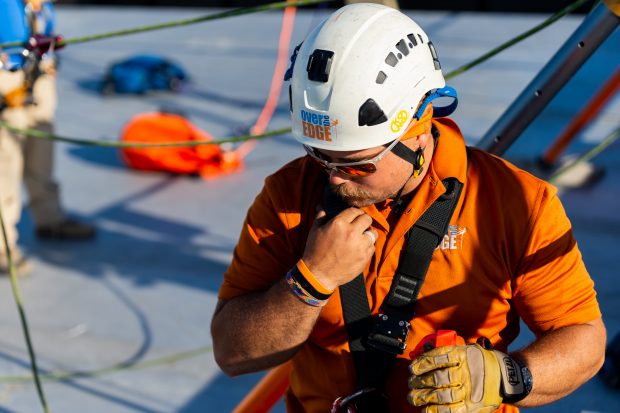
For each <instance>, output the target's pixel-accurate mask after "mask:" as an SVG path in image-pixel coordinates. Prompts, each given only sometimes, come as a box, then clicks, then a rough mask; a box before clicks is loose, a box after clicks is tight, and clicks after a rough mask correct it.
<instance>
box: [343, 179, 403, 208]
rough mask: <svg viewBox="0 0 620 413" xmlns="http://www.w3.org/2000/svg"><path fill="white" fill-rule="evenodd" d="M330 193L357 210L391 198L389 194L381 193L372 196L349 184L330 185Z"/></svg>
mask: <svg viewBox="0 0 620 413" xmlns="http://www.w3.org/2000/svg"><path fill="white" fill-rule="evenodd" d="M331 189H332V191H334V193H335V194H336V195H338V197H340V199H342V200H343V201H344V202H346V203H347V205H350V206H354V207H357V208H363V207H366V206H369V205H372V204H376V203H377V202H382V201H385V200H386V199H388V198H390V197H392V196H393V194H391V193H388V192H386V193H381V194H372V193H370V192H368V191H366V190H364V189H362V188H360V187H359V186H356V185H352V184H349V183H342V184H340V185H331Z"/></svg>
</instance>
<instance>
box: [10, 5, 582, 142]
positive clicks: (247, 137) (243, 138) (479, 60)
mask: <svg viewBox="0 0 620 413" xmlns="http://www.w3.org/2000/svg"><path fill="white" fill-rule="evenodd" d="M305 1H307V2H308V3H304V5H305V4H311V3H310V2H312V3H321V2H324V1H325V0H301V1H299V2H295V3H286V2H285V3H272V4H270V5H265V6H259V7H250V8H247V9H252V10H255V9H257V8H261V7H270V6H271V7H275V5H278V7H280V8H281V7H284V6H285V5H286V4H301V3H302V2H305ZM587 1H588V0H577V1H576V2H574V3H573V4H571V5H569V6H567V7H565V8H564V9H562V10H560V11H559V12H557V13H555V14H554V15H553V16H551V17H549V18H548V19H547V20H545V21H544V22H542V23H541V24H539V25H537V26H535V27H534V28H532V29H530V30H528V31H526V32H524V33H522V34H520V35H518V36H516V37H514V38H513V39H511V40H509V41H507V42H505V43H503V44H501V45H500V46H498V47H496V48H495V49H493V50H491V51H490V52H488V53H485V54H483V55H482V56H480V57H478V58H477V59H474V60H472V61H471V62H470V63H467V64H465V65H463V66H461V67H459V68H457V69H455V70H453V71H451V72H449V73H447V74H446V76H445V78H446V80H447V79H451V78H453V77H456V76H458V75H460V74H462V73H464V72H466V71H468V70H470V69H472V68H474V67H475V66H478V65H479V64H481V63H483V62H485V61H487V60H489V59H490V58H491V57H493V56H495V55H497V54H498V53H500V52H501V51H503V50H506V49H507V48H509V47H511V46H514V45H515V44H517V43H519V42H521V41H523V40H525V39H526V38H528V37H529V36H532V35H533V34H535V33H537V32H539V31H540V30H542V29H544V28H545V27H547V26H549V25H551V24H553V23H555V22H556V21H557V20H559V19H560V18H561V17H563V16H565V15H567V14H569V13H571V12H573V11H574V10H576V9H577V8H579V7H581V6H582V5H583V4H585V3H586V2H587ZM247 9H246V8H244V9H235V10H233V11H230V12H226V13H232V12H238V11H239V10H243V11H244V13H245V10H247ZM221 14H222V13H220V14H218V15H221ZM241 14H243V13H241ZM218 15H211V16H218ZM211 16H207V17H211ZM226 17H228V16H226ZM199 19H205V17H203V18H199ZM190 20H197V19H190ZM188 21H189V20H188ZM203 21H204V20H203ZM177 23H178V22H177ZM166 24H167V25H170V27H173V26H172V23H166ZM187 24H191V23H187ZM160 26H161V25H160ZM149 27H154V26H149ZM136 30H142V29H133V30H125V31H124V32H131V33H133V32H136ZM153 30H154V29H153ZM115 33H121V32H115ZM126 34H127V33H126ZM108 35H109V33H108V34H107V35H99V36H108ZM118 35H120V34H118ZM90 37H93V36H90ZM80 39H86V38H85V37H84V38H80ZM80 39H71V40H67V42H73V43H79V42H81V40H80ZM78 40H79V41H78ZM2 46H4V45H0V48H1V47H2ZM0 127H4V128H7V129H9V130H10V131H12V132H14V133H19V134H21V135H25V136H29V137H33V138H39V139H48V140H53V141H54V140H56V141H60V142H67V143H72V144H76V145H86V146H104V147H114V148H153V147H181V146H198V145H203V144H204V145H218V144H223V143H236V142H243V141H246V140H250V139H263V138H267V137H271V136H276V135H284V134H286V133H289V132H290V131H291V129H290V128H287V129H279V130H277V131H273V132H267V133H264V134H261V135H242V136H236V137H233V138H229V139H222V140H217V141H209V142H201V141H185V142H164V143H139V142H116V141H101V140H89V139H79V138H69V137H63V136H57V135H51V134H47V133H44V132H41V131H38V130H35V129H18V128H15V127H12V126H10V125H9V124H7V123H6V122H3V121H0Z"/></svg>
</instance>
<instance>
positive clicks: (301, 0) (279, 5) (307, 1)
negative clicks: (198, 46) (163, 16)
mask: <svg viewBox="0 0 620 413" xmlns="http://www.w3.org/2000/svg"><path fill="white" fill-rule="evenodd" d="M331 1H334V0H295V1H290V2H287V1H281V2H276V3H269V4H263V5H260V6H254V7H240V8H236V9H232V10H226V11H223V12H220V13H214V14H209V15H206V16H200V17H194V18H190V19H182V20H176V21H171V22H167V23H160V24H152V25H148V26H142V27H136V28H133V29H125V30H118V31H113V32H108V33H101V34H94V35H90V36H82V37H74V38H71V39H64V40H62V41H60V42H59V43H58V46H57V47H62V46H66V45H69V44H79V43H86V42H92V41H96V40H103V39H110V38H113V37H119V36H127V35H131V34H137V33H145V32H151V31H155V30H162V29H170V28H173V27H181V26H189V25H192V24H197V23H203V22H206V21H211V20H219V19H225V18H228V17H235V16H241V15H244V14H251V13H259V12H264V11H274V10H281V9H284V8H286V7H299V6H309V5H313V4H320V3H328V2H331ZM19 46H24V43H23V42H11V43H2V44H0V49H5V48H9V47H19Z"/></svg>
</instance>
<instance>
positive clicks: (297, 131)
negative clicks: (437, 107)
mask: <svg viewBox="0 0 620 413" xmlns="http://www.w3.org/2000/svg"><path fill="white" fill-rule="evenodd" d="M295 53H296V56H295V55H293V57H292V58H291V61H292V65H291V68H290V69H289V72H288V73H287V76H288V77H291V76H292V78H291V84H290V89H289V97H290V104H291V106H290V109H291V118H292V123H293V135H294V136H295V138H296V139H297V140H298V141H299V142H301V143H302V144H304V145H308V146H311V147H314V148H319V149H329V150H336V151H352V150H361V149H367V148H372V147H376V146H380V145H383V144H385V143H387V142H391V141H393V140H395V139H397V138H399V137H400V136H401V135H402V134H403V133H404V132H405V130H406V129H407V126H408V125H409V123H410V121H411V119H412V117H413V115H414V113H415V111H416V107H417V105H418V103H419V102H420V101H421V100H422V98H423V97H424V95H425V94H426V93H427V92H429V91H431V90H433V89H437V88H442V87H444V86H445V80H444V78H443V75H442V73H441V67H440V65H439V60H438V58H437V54H436V52H435V49H434V47H433V45H432V43H431V42H430V41H429V39H428V36H427V35H426V33H424V31H423V30H422V29H421V28H420V26H418V25H417V24H416V23H415V22H414V21H413V20H411V19H410V18H409V17H407V16H406V15H404V14H403V13H401V12H400V11H398V10H395V9H392V8H390V7H386V6H382V5H379V4H368V3H361V4H352V5H348V6H345V7H342V8H340V9H338V10H337V11H336V12H334V13H333V14H332V15H331V16H330V17H329V18H327V20H325V21H324V22H323V23H321V24H320V25H319V26H318V27H317V28H316V29H314V30H313V31H312V33H310V35H308V37H307V38H306V40H305V41H304V42H303V44H302V45H301V47H300V48H299V47H298V49H296V51H295ZM291 72H292V73H291Z"/></svg>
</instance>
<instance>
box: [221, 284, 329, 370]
mask: <svg viewBox="0 0 620 413" xmlns="http://www.w3.org/2000/svg"><path fill="white" fill-rule="evenodd" d="M320 311H321V307H313V306H311V305H308V304H305V303H303V302H301V300H299V299H298V298H297V297H295V295H294V294H293V293H292V292H291V290H290V288H289V287H288V285H287V284H286V281H284V280H283V279H282V280H280V281H278V282H277V283H276V284H274V285H273V286H272V287H271V288H270V289H269V290H267V291H263V292H259V293H253V294H248V295H244V296H240V297H236V298H234V299H232V300H229V301H225V302H224V301H220V302H219V303H218V307H217V308H216V311H215V314H214V316H213V321H212V323H211V334H212V336H213V349H214V354H215V360H216V361H217V363H218V365H219V366H220V367H221V368H222V370H223V371H224V372H226V373H227V374H229V375H233V376H234V375H238V374H243V373H250V372H254V371H259V370H263V369H266V368H270V367H273V366H276V365H278V364H281V363H283V362H284V361H286V360H288V359H290V358H291V357H292V356H293V355H294V354H295V353H296V352H297V350H298V349H299V347H300V346H301V345H302V344H303V343H304V342H305V341H306V339H307V338H308V336H309V335H310V332H311V331H312V328H313V327H314V324H315V322H316V319H317V318H318V316H319V313H320Z"/></svg>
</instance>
